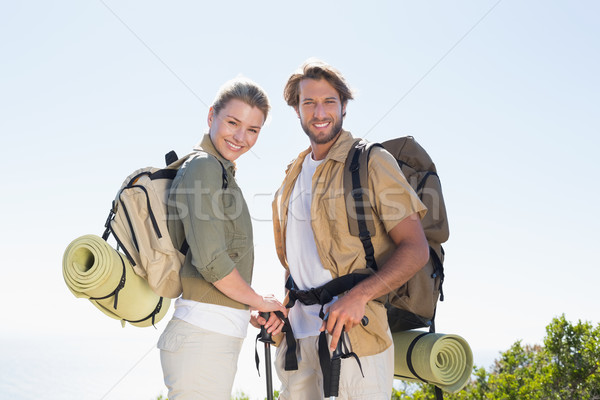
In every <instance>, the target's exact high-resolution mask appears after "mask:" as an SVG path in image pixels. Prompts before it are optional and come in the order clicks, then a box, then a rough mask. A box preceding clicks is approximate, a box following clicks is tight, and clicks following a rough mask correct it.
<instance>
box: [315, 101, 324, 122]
mask: <svg viewBox="0 0 600 400" xmlns="http://www.w3.org/2000/svg"><path fill="white" fill-rule="evenodd" d="M314 114H315V118H318V119H321V118H324V117H326V116H327V113H326V112H325V106H324V105H323V104H322V103H317V104H316V106H315V113H314Z"/></svg>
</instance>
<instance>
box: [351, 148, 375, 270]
mask: <svg viewBox="0 0 600 400" xmlns="http://www.w3.org/2000/svg"><path fill="white" fill-rule="evenodd" d="M364 151H366V142H360V143H359V144H358V145H356V148H355V150H354V154H353V155H352V160H351V161H350V167H349V168H350V173H351V174H352V192H351V193H350V195H351V196H352V198H353V199H354V208H355V211H356V222H357V224H358V237H359V239H360V241H361V243H362V245H363V248H364V249H365V260H366V262H367V267H371V268H373V269H374V270H377V263H376V262H375V249H374V248H373V243H372V242H371V232H369V228H368V227H367V221H366V214H365V206H364V204H365V200H364V190H363V188H362V185H361V182H360V163H359V158H360V156H361V154H362V153H363V152H364ZM367 157H368V153H367ZM366 159H367V163H368V158H366ZM367 201H370V200H369V199H368V198H367Z"/></svg>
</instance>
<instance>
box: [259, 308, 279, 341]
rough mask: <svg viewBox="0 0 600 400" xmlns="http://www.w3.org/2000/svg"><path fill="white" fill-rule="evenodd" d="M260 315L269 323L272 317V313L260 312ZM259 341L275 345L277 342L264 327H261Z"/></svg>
mask: <svg viewBox="0 0 600 400" xmlns="http://www.w3.org/2000/svg"><path fill="white" fill-rule="evenodd" d="M259 315H260V316H261V317H263V318H264V319H265V320H267V321H268V320H269V317H270V316H271V313H270V312H260V313H259ZM265 323H266V322H265ZM258 340H260V341H261V342H263V343H275V341H274V340H273V338H272V337H271V334H270V333H269V332H267V329H266V328H265V326H264V325H261V326H260V338H259V339H258Z"/></svg>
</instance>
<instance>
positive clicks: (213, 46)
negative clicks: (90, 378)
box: [0, 0, 600, 399]
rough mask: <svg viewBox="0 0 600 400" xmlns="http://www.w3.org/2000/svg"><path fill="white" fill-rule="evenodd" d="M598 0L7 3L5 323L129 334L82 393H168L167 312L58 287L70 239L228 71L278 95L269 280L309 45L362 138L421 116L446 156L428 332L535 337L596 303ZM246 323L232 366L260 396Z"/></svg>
mask: <svg viewBox="0 0 600 400" xmlns="http://www.w3.org/2000/svg"><path fill="white" fill-rule="evenodd" d="M599 12H600V4H599V3H598V2H595V1H579V2H567V1H540V0H539V1H529V2H517V1H510V0H503V1H497V0H494V1H458V2H452V3H451V4H450V3H448V2H443V1H428V2H406V1H402V2H392V1H387V2H385V1H382V2H372V3H371V4H370V5H366V3H365V2H351V1H350V2H349V1H330V2H314V1H309V2H295V3H293V4H292V3H288V2H276V1H265V2H241V1H239V2H238V1H234V2H202V3H200V2H193V1H180V2H170V3H166V2H158V1H143V2H142V1H125V2H117V1H114V0H111V1H54V2H44V1H22V2H4V3H3V4H2V5H1V6H0V37H1V38H2V39H0V57H1V62H0V72H1V73H0V115H1V118H0V141H1V147H2V149H3V155H2V158H1V163H2V166H3V170H4V185H3V191H2V193H3V196H2V208H1V209H2V226H3V228H4V229H2V230H1V231H0V246H1V248H0V250H1V254H2V272H0V282H2V283H1V285H2V290H1V291H0V296H1V299H2V303H3V304H4V305H5V306H4V309H3V315H4V318H3V321H4V322H3V323H2V324H1V326H0V333H2V335H8V336H12V337H17V336H20V337H28V336H31V343H32V348H36V347H35V346H36V345H37V346H42V345H43V343H44V342H42V340H47V338H49V337H50V338H55V339H60V338H63V339H64V338H72V339H73V341H78V343H82V346H84V347H85V346H87V345H88V344H89V346H92V345H93V346H95V348H97V349H99V350H96V351H95V352H94V355H93V357H92V356H91V355H86V352H85V351H82V352H80V354H79V356H78V358H77V360H74V362H76V363H88V362H89V363H92V362H93V363H94V364H97V365H108V364H111V363H112V364H111V365H113V366H114V362H113V360H111V356H110V354H111V350H110V349H113V348H125V349H126V350H125V351H124V354H121V355H120V357H121V358H122V360H121V361H120V362H119V363H118V365H117V367H114V368H115V369H117V370H118V371H116V375H115V377H114V379H113V381H112V382H101V383H96V384H97V386H98V387H97V388H96V389H95V390H96V392H94V394H90V396H93V397H91V398H100V397H102V395H104V394H105V393H106V392H108V391H109V390H110V393H109V394H108V396H106V397H105V398H106V399H113V398H114V399H119V398H122V397H123V396H124V394H125V393H129V392H128V391H131V390H138V391H141V390H142V389H143V390H146V391H147V393H146V392H143V398H150V397H152V395H157V394H159V393H160V391H161V390H162V382H161V381H160V379H161V375H160V364H159V361H158V355H157V350H155V349H154V350H151V349H153V346H154V344H155V342H156V339H157V338H158V336H159V334H160V332H161V331H162V329H164V325H165V324H166V320H165V321H163V322H161V323H160V324H158V330H154V329H152V328H146V329H138V328H134V327H131V326H127V327H126V328H125V329H121V327H120V325H119V323H118V322H117V321H114V320H110V319H108V318H107V317H106V316H104V314H102V313H100V312H99V311H98V310H97V309H95V308H94V307H93V306H92V305H91V304H89V303H88V302H87V301H84V300H81V299H75V298H74V297H73V296H72V295H71V293H70V292H69V291H68V290H67V287H66V285H65V284H64V282H63V279H62V273H61V262H62V254H63V251H64V249H65V248H66V246H67V245H68V243H69V242H70V241H71V240H73V239H75V238H76V237H78V236H80V235H83V234H88V233H95V234H101V232H102V229H103V224H104V221H105V218H106V214H107V212H108V209H109V207H110V202H111V200H112V198H113V196H114V195H115V193H116V190H117V189H118V187H119V186H120V184H121V182H122V180H123V179H124V177H125V176H127V175H128V174H129V173H130V172H131V171H132V170H134V169H136V168H139V167H142V166H146V165H160V163H161V162H162V157H163V155H164V153H165V152H166V151H168V150H170V149H175V150H176V151H177V152H179V153H181V154H183V153H185V152H187V151H188V150H189V149H190V148H191V147H192V146H193V145H194V144H195V143H196V142H198V140H199V139H200V138H201V136H202V134H203V133H204V132H205V131H206V129H207V125H206V115H207V112H208V105H210V104H211V102H212V99H213V96H214V94H215V92H216V91H217V89H218V87H219V86H220V85H221V84H222V83H223V82H225V81H226V80H228V79H230V78H233V77H235V76H236V75H238V74H243V75H245V76H247V77H249V78H251V79H253V80H255V81H257V82H258V83H260V84H261V85H262V86H263V87H264V88H265V89H266V90H267V92H268V93H269V95H270V97H271V100H272V103H273V112H272V119H271V121H270V122H269V124H268V125H267V126H266V127H265V128H264V129H263V131H262V133H261V135H260V138H259V140H258V143H257V145H256V146H255V147H254V149H253V150H252V153H249V154H247V155H245V156H244V157H242V159H240V161H239V163H238V166H239V173H238V180H239V183H240V185H241V186H242V189H243V190H244V193H245V194H246V197H247V200H248V203H249V206H250V208H251V213H252V216H253V219H254V230H255V237H256V253H257V257H256V258H257V264H256V267H255V287H256V288H257V289H258V290H259V291H263V292H266V291H269V292H274V293H275V294H277V295H281V294H282V293H283V289H282V286H281V283H282V280H283V278H282V276H283V274H282V269H281V267H280V266H279V264H278V262H277V260H276V256H275V251H274V245H273V239H272V232H271V222H270V216H271V212H270V201H271V198H272V194H273V192H274V191H275V190H276V188H277V187H278V185H279V183H280V181H281V179H282V177H283V170H284V167H285V165H286V164H287V163H288V162H289V161H290V160H291V159H292V158H293V157H295V156H296V154H297V153H298V152H299V151H300V150H302V149H304V148H305V147H307V146H308V142H307V140H306V137H305V135H304V133H303V132H302V131H301V129H300V126H299V123H298V120H297V118H296V116H295V114H294V113H293V111H292V110H291V109H290V108H289V107H288V106H287V105H286V104H285V103H284V101H283V99H282V89H283V85H284V83H285V81H286V79H287V77H288V76H289V74H290V73H291V72H292V71H293V70H294V69H295V68H296V67H297V66H298V65H299V64H301V63H302V62H303V61H304V60H305V59H306V58H308V57H311V56H316V57H319V58H322V59H324V60H325V61H327V62H329V63H331V64H333V65H335V66H336V67H338V68H339V69H340V70H341V71H342V72H343V73H344V74H345V76H346V77H347V79H348V81H349V82H350V84H351V85H352V86H353V87H354V88H355V89H356V90H357V91H358V96H357V97H356V99H355V100H354V101H353V102H351V103H350V104H349V106H348V113H347V118H346V120H345V122H344V126H345V128H346V129H348V130H350V131H351V132H352V133H353V134H354V135H355V136H363V137H365V138H367V139H369V140H371V141H382V140H385V139H389V138H392V137H396V136H401V135H406V134H411V135H413V136H415V137H416V138H417V140H418V141H419V142H420V143H421V144H422V145H423V146H424V147H425V148H427V149H428V150H429V152H430V154H431V156H432V157H433V159H434V161H435V162H436V165H437V167H438V169H439V173H440V176H441V179H442V184H443V189H444V194H445V197H446V203H447V209H448V213H449V218H450V228H451V237H450V240H449V242H448V243H447V245H446V246H445V247H446V252H447V262H446V271H447V278H446V284H445V288H444V290H445V294H446V301H445V302H444V303H441V305H440V307H439V311H438V331H440V332H443V333H456V334H459V335H461V336H463V337H464V338H465V339H467V341H469V343H470V344H471V346H472V348H473V351H474V353H475V362H476V363H478V364H479V365H482V366H488V365H489V364H490V363H491V361H492V359H493V358H494V356H495V355H497V353H498V352H499V351H501V350H506V349H507V348H508V347H509V346H510V345H511V344H512V343H513V342H514V341H516V340H518V339H522V340H523V341H524V342H525V343H539V342H540V341H541V340H542V338H543V336H544V334H545V331H544V328H545V326H546V325H547V324H548V323H549V322H550V321H551V319H552V318H553V317H555V316H558V315H560V314H562V313H565V314H566V317H567V319H569V320H572V321H576V320H577V319H583V320H589V321H592V322H594V323H598V322H599V321H600V315H599V314H598V301H597V296H596V292H597V285H598V281H599V280H600V272H599V271H600V269H599V267H600V263H599V262H598V259H597V257H595V249H596V248H597V242H598V239H600V237H599V235H598V231H597V227H598V226H599V225H600V216H599V215H598V212H597V211H596V202H597V199H598V197H599V195H600V190H599V189H598V187H597V181H598V176H599V175H600V165H599V162H598V155H597V153H598V149H599V148H600V139H599V134H600V117H599V115H600V113H599V112H598V110H600V78H599V74H598V71H600V59H599V54H600V45H599V39H598V38H600V28H599V25H598V22H597V16H598V15H599ZM169 316H170V315H169ZM254 334H255V331H254V330H253V328H252V329H250V330H249V339H248V340H246V343H245V345H244V350H243V352H242V355H241V357H240V364H239V370H238V380H237V381H236V385H238V386H239V388H240V389H244V390H246V392H249V393H251V394H255V395H256V396H264V375H263V377H261V378H258V377H257V375H256V371H255V369H254V364H253V354H252V352H253V350H254V349H253V340H252V336H253V335H254ZM98 338H101V339H98ZM133 343H135V344H133ZM98 346H100V347H98ZM102 346H106V351H102V349H103V347H102ZM2 351H3V350H0V355H1V354H2V353H1V352H2ZM32 351H33V350H32ZM261 355H262V350H261ZM25 356H29V357H32V358H35V354H28V355H27V354H26V355H25ZM25 358H26V357H25ZM92 358H93V359H92ZM140 360H141V361H140ZM138 361H140V363H139V364H136V363H137V362H138ZM17 362H18V361H17ZM17 367H18V366H17ZM21 367H23V366H21ZM130 369H132V372H131V374H129V375H126V372H127V371H129V370H130ZM142 370H143V371H145V372H144V377H145V380H144V379H141V381H142V382H145V383H144V384H143V386H144V387H143V388H140V387H139V386H140V385H139V384H138V383H136V382H138V381H136V380H135V378H134V375H135V374H136V372H139V371H142ZM74 373H75V372H74ZM123 375H126V376H125V378H124V379H123V380H120V378H121V377H122V376H123ZM148 377H152V378H151V379H149V378H148ZM63 378H64V377H63ZM0 379H2V378H0ZM73 379H75V378H73ZM56 382H57V383H56V385H58V386H60V385H61V383H60V382H62V381H60V380H57V381H56ZM113 385H116V386H115V387H114V389H111V388H112V387H113ZM136 385H137V386H136ZM138 393H142V392H138ZM17 398H18V397H17ZM261 398H262V397H261Z"/></svg>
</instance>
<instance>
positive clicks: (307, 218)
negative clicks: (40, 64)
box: [273, 59, 429, 400]
mask: <svg viewBox="0 0 600 400" xmlns="http://www.w3.org/2000/svg"><path fill="white" fill-rule="evenodd" d="M284 97H285V99H286V101H287V103H288V105H290V106H291V107H293V108H294V110H295V111H296V114H297V115H298V118H299V119H300V124H301V126H302V129H303V130H304V132H305V133H306V135H307V136H308V138H309V141H310V148H308V149H307V150H305V151H304V152H302V153H300V155H299V156H298V158H297V159H296V160H294V162H292V163H291V164H290V166H289V167H288V169H287V171H286V176H285V179H284V181H283V184H282V185H281V187H280V189H279V190H278V191H277V193H276V195H275V199H274V202H273V216H274V218H273V223H274V231H275V242H276V248H277V253H278V256H279V259H280V261H281V263H282V264H283V266H284V267H285V268H286V269H287V274H288V276H289V275H291V278H292V279H293V285H294V288H296V289H300V290H307V289H311V288H315V287H319V286H321V285H323V284H325V283H327V282H329V281H331V279H332V278H336V277H338V276H343V275H347V274H349V273H351V272H354V271H357V270H360V269H363V272H364V268H365V257H364V249H363V245H362V243H361V241H360V240H359V239H358V238H357V237H353V236H351V235H350V232H349V227H348V220H347V215H346V203H345V200H346V199H345V196H346V195H347V194H344V192H343V168H344V164H345V161H346V157H347V155H348V152H349V150H350V148H351V147H352V145H353V143H354V142H355V139H354V138H353V137H352V136H351V134H350V133H349V132H347V131H345V130H343V129H342V124H343V119H344V117H345V115H346V107H347V105H348V101H349V100H351V99H352V98H353V97H352V92H351V90H350V88H349V87H348V84H347V83H346V81H345V79H344V77H343V76H342V75H341V73H340V72H339V71H338V70H336V69H335V68H333V67H332V66H330V65H328V64H326V63H324V62H322V61H318V60H314V59H312V60H308V61H307V62H305V63H304V64H303V65H302V66H301V67H300V69H299V70H298V71H297V72H296V73H294V74H293V75H292V76H291V77H290V78H289V80H288V82H287V85H286V87H285V90H284ZM368 193H369V195H370V198H371V202H372V204H373V209H374V214H375V215H376V216H375V221H374V222H375V226H376V231H375V234H374V235H373V237H372V242H373V246H374V249H375V260H376V262H377V265H378V266H379V269H378V272H376V273H374V274H373V275H371V276H370V277H368V278H367V279H365V280H363V281H361V282H360V283H359V284H357V285H356V286H354V287H353V288H352V289H351V290H349V291H348V292H346V293H345V294H344V295H341V296H340V297H339V299H334V300H333V301H331V302H330V303H329V304H326V305H324V307H323V308H321V307H322V305H320V304H313V305H305V304H302V303H301V302H296V303H295V305H294V306H293V307H292V308H291V309H290V312H289V320H290V323H291V326H292V329H293V332H294V335H295V337H296V339H297V344H298V346H297V355H298V357H297V358H298V369H297V370H294V371H286V370H285V369H284V364H285V362H284V358H285V353H286V350H287V344H286V343H285V341H284V342H283V343H282V344H281V345H280V346H279V347H278V349H277V358H276V362H275V365H276V369H277V373H278V375H279V378H280V380H281V382H282V388H281V394H280V399H282V400H293V399H317V398H323V375H322V373H321V369H320V364H319V355H318V347H319V345H318V343H319V339H318V338H319V335H320V333H321V332H327V333H329V334H330V335H331V336H330V340H331V341H330V346H329V349H330V350H331V351H333V350H334V349H335V348H336V346H337V343H338V340H344V339H341V338H343V337H344V336H346V334H344V335H341V334H342V331H345V332H347V342H349V343H347V344H348V345H349V347H350V351H352V352H353V353H355V354H356V355H357V356H358V357H359V360H360V365H359V364H358V363H357V362H356V361H355V360H354V359H353V358H346V359H343V360H342V366H341V376H340V382H339V397H338V398H342V399H352V398H356V399H358V398H361V399H362V398H366V397H365V396H367V395H368V396H369V397H368V398H369V399H385V400H388V399H389V398H390V397H391V391H392V383H393V373H394V350H393V345H392V339H391V334H390V331H389V328H388V324H387V315H386V310H385V307H384V305H383V304H382V303H381V302H380V301H376V300H375V299H378V298H380V297H382V296H384V295H385V294H387V293H388V292H390V290H392V289H394V288H396V287H399V286H401V285H403V284H404V283H406V281H408V280H409V279H410V278H411V277H412V276H413V275H414V274H415V273H416V272H417V271H418V270H419V269H420V268H422V267H423V265H425V263H426V262H427V260H428V257H429V251H428V245H427V241H426V239H425V235H424V233H423V229H422V227H421V222H420V218H422V217H423V216H424V215H425V212H426V208H425V206H424V205H423V204H422V203H421V201H420V200H419V199H418V197H417V196H416V194H415V193H414V192H413V190H412V189H411V188H410V185H409V184H408V182H406V179H405V178H404V176H403V175H402V172H401V171H400V169H399V167H398V165H397V162H396V160H395V159H394V158H393V157H392V156H391V155H390V154H389V153H388V152H387V151H385V150H383V149H381V148H378V147H377V148H373V150H372V152H371V156H370V162H369V185H368ZM336 300H337V301H336ZM323 314H325V316H324V318H323V319H321V317H320V316H323ZM363 316H366V317H367V318H368V321H369V322H368V324H367V325H365V326H363V325H362V324H360V322H361V319H362V318H363ZM361 367H362V369H361ZM363 374H364V378H363Z"/></svg>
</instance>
